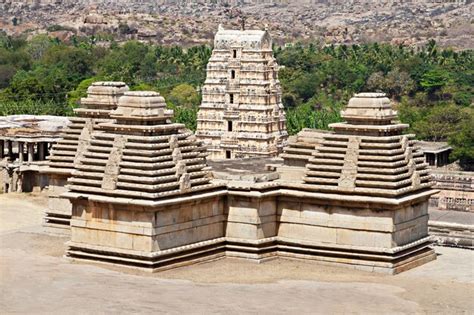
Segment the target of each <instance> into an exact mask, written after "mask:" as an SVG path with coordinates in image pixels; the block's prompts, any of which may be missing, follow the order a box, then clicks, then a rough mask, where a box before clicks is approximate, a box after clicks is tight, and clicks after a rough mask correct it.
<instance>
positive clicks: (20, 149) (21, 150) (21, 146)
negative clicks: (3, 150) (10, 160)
mask: <svg viewBox="0 0 474 315" xmlns="http://www.w3.org/2000/svg"><path fill="white" fill-rule="evenodd" d="M24 152H25V149H24V143H23V142H18V160H19V161H20V164H21V163H23V161H24V158H23V153H24Z"/></svg>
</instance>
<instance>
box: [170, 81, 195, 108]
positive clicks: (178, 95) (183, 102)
mask: <svg viewBox="0 0 474 315" xmlns="http://www.w3.org/2000/svg"><path fill="white" fill-rule="evenodd" d="M168 100H169V101H170V102H172V103H173V104H174V105H176V106H178V107H185V108H192V107H196V106H198V105H199V101H200V98H199V94H198V93H197V92H196V89H195V88H194V87H193V86H192V85H189V84H180V85H178V86H176V87H175V88H173V89H172V90H171V92H170V94H169V95H168Z"/></svg>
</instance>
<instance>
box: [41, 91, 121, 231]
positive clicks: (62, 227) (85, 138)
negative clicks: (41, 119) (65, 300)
mask: <svg viewBox="0 0 474 315" xmlns="http://www.w3.org/2000/svg"><path fill="white" fill-rule="evenodd" d="M126 91H128V86H127V85H126V84H125V83H123V82H95V83H93V84H92V85H91V86H89V88H88V89H87V97H86V98H82V99H81V101H80V103H81V106H80V108H77V109H75V110H74V112H75V113H76V114H77V117H70V118H69V120H70V121H71V123H70V125H69V127H68V128H67V129H66V130H65V131H64V132H63V133H62V135H61V136H62V139H61V140H60V141H58V143H57V144H55V145H54V146H53V150H52V152H51V156H50V157H49V160H50V163H49V166H48V167H47V168H46V169H44V171H43V172H44V174H46V175H47V176H49V178H50V179H49V189H48V191H49V200H48V209H47V210H46V211H45V222H44V226H45V227H48V230H49V231H51V232H53V231H54V232H66V233H68V232H69V221H70V219H71V203H70V202H69V200H68V199H66V198H63V197H61V194H62V193H64V192H65V191H66V188H65V185H66V181H67V179H68V178H69V177H70V176H71V174H72V172H73V170H74V167H75V165H76V164H77V163H78V161H79V159H80V158H81V157H82V156H83V154H84V150H85V148H86V147H87V145H88V144H89V141H90V137H91V134H92V132H93V131H94V130H95V128H96V127H97V124H98V123H100V122H105V121H108V120H109V119H110V117H109V114H110V111H111V110H113V109H115V108H116V107H117V104H118V98H119V97H120V96H122V95H123V93H124V92H126Z"/></svg>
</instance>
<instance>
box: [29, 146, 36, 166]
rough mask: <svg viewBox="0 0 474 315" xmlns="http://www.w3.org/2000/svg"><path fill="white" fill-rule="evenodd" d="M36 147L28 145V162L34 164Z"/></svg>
mask: <svg viewBox="0 0 474 315" xmlns="http://www.w3.org/2000/svg"><path fill="white" fill-rule="evenodd" d="M34 154H35V147H34V144H33V143H28V162H33V157H34Z"/></svg>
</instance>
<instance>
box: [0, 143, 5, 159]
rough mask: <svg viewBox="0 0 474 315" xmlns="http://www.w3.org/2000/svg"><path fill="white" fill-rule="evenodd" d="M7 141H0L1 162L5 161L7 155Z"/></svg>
mask: <svg viewBox="0 0 474 315" xmlns="http://www.w3.org/2000/svg"><path fill="white" fill-rule="evenodd" d="M4 150H5V141H4V140H0V160H1V159H3V155H4V153H5V151H4Z"/></svg>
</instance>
